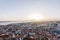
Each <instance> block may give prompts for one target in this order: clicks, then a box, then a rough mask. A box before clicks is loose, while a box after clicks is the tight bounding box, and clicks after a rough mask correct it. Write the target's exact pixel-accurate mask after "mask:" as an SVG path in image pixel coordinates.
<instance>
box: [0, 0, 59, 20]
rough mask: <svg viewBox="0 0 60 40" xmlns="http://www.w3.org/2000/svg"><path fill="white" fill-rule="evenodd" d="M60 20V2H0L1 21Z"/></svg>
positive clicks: (46, 0) (56, 0)
mask: <svg viewBox="0 0 60 40" xmlns="http://www.w3.org/2000/svg"><path fill="white" fill-rule="evenodd" d="M43 19H44V20H60V0H0V21H21V20H43Z"/></svg>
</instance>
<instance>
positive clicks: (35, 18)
mask: <svg viewBox="0 0 60 40" xmlns="http://www.w3.org/2000/svg"><path fill="white" fill-rule="evenodd" d="M29 19H30V20H36V21H37V20H41V19H43V16H42V15H41V14H38V13H34V14H30V15H29Z"/></svg>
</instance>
